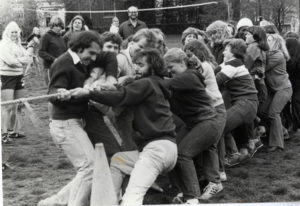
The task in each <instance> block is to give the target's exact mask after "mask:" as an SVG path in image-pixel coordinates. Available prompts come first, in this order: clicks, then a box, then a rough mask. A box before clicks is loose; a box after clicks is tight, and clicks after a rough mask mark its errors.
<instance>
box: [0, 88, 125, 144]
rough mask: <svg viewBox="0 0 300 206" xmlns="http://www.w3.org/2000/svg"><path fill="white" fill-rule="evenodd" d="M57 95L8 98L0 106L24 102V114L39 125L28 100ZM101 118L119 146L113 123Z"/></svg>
mask: <svg viewBox="0 0 300 206" xmlns="http://www.w3.org/2000/svg"><path fill="white" fill-rule="evenodd" d="M58 95H59V93H55V94H45V95H41V96H37V97H27V98H20V99H14V100H10V101H5V102H1V106H5V105H12V104H24V106H25V108H26V110H25V111H26V114H27V115H28V117H29V119H30V120H31V122H32V123H33V125H34V126H37V127H39V126H40V121H39V118H38V117H37V115H36V114H35V112H34V110H33V109H32V108H31V106H30V105H29V103H28V102H29V101H34V100H42V99H49V98H51V97H57V96H58ZM103 119H104V123H105V124H106V126H107V127H108V129H109V130H110V131H111V132H112V134H113V136H114V137H115V139H116V141H117V142H118V144H119V145H120V146H121V145H122V139H121V137H120V134H119V133H118V131H117V130H116V128H115V127H114V125H113V123H112V122H111V120H110V119H109V118H108V117H107V116H106V115H104V116H103Z"/></svg>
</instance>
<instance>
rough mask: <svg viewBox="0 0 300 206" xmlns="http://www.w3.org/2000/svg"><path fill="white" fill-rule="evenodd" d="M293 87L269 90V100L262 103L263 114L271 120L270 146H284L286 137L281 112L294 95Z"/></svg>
mask: <svg viewBox="0 0 300 206" xmlns="http://www.w3.org/2000/svg"><path fill="white" fill-rule="evenodd" d="M292 92H293V90H292V88H291V87H290V88H286V89H282V90H279V91H276V92H269V95H268V99H267V101H266V102H265V103H264V104H263V105H262V111H263V112H262V114H263V116H264V117H265V118H267V119H268V120H269V122H270V134H269V146H270V147H280V148H282V149H283V148H284V137H283V129H282V123H281V117H280V113H281V111H282V110H283V108H284V106H285V105H286V103H287V102H288V101H289V100H290V99H291V97H292Z"/></svg>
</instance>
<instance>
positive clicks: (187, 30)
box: [181, 27, 198, 44]
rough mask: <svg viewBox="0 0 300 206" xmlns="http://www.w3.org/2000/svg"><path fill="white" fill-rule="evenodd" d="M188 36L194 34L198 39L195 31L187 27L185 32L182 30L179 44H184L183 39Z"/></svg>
mask: <svg viewBox="0 0 300 206" xmlns="http://www.w3.org/2000/svg"><path fill="white" fill-rule="evenodd" d="M189 34H194V35H195V36H196V38H197V39H198V33H197V29H196V28H193V27H188V28H187V29H186V30H184V31H183V32H182V35H181V42H182V44H184V41H185V38H186V37H187V35H189Z"/></svg>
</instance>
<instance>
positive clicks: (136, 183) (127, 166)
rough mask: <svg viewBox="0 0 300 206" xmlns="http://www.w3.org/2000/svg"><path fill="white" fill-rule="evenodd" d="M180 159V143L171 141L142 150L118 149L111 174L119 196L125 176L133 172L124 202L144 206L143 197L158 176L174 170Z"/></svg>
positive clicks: (112, 160)
mask: <svg viewBox="0 0 300 206" xmlns="http://www.w3.org/2000/svg"><path fill="white" fill-rule="evenodd" d="M176 161H177V145H176V144H175V143H173V142H171V141H169V140H157V141H153V142H150V143H149V144H147V145H146V146H145V147H144V148H143V151H142V152H140V153H139V152H138V151H130V152H118V153H116V154H115V155H114V156H113V157H112V159H111V165H110V170H111V175H112V179H113V183H114V187H115V190H116V194H117V195H118V197H119V194H120V190H121V186H122V182H123V178H124V176H125V175H126V174H130V179H129V183H128V186H127V188H126V192H125V194H124V196H123V198H122V205H142V204H143V199H144V196H145V194H146V192H147V190H148V189H149V188H150V186H151V185H152V184H153V183H154V182H155V180H156V178H157V176H158V175H159V174H161V173H164V172H169V171H170V170H172V169H173V167H174V166H175V164H176Z"/></svg>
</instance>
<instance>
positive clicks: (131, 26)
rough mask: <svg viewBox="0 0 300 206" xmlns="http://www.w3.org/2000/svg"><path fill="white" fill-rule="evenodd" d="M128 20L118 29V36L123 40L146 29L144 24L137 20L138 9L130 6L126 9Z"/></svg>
mask: <svg viewBox="0 0 300 206" xmlns="http://www.w3.org/2000/svg"><path fill="white" fill-rule="evenodd" d="M128 17H129V19H128V20H127V21H125V22H123V23H122V24H121V25H120V28H119V34H120V35H121V37H122V38H123V39H126V38H127V37H129V36H130V35H133V34H135V33H136V32H137V31H138V30H140V29H143V28H147V25H146V23H145V22H143V21H141V20H139V19H138V8H137V7H135V6H131V7H129V8H128Z"/></svg>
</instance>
